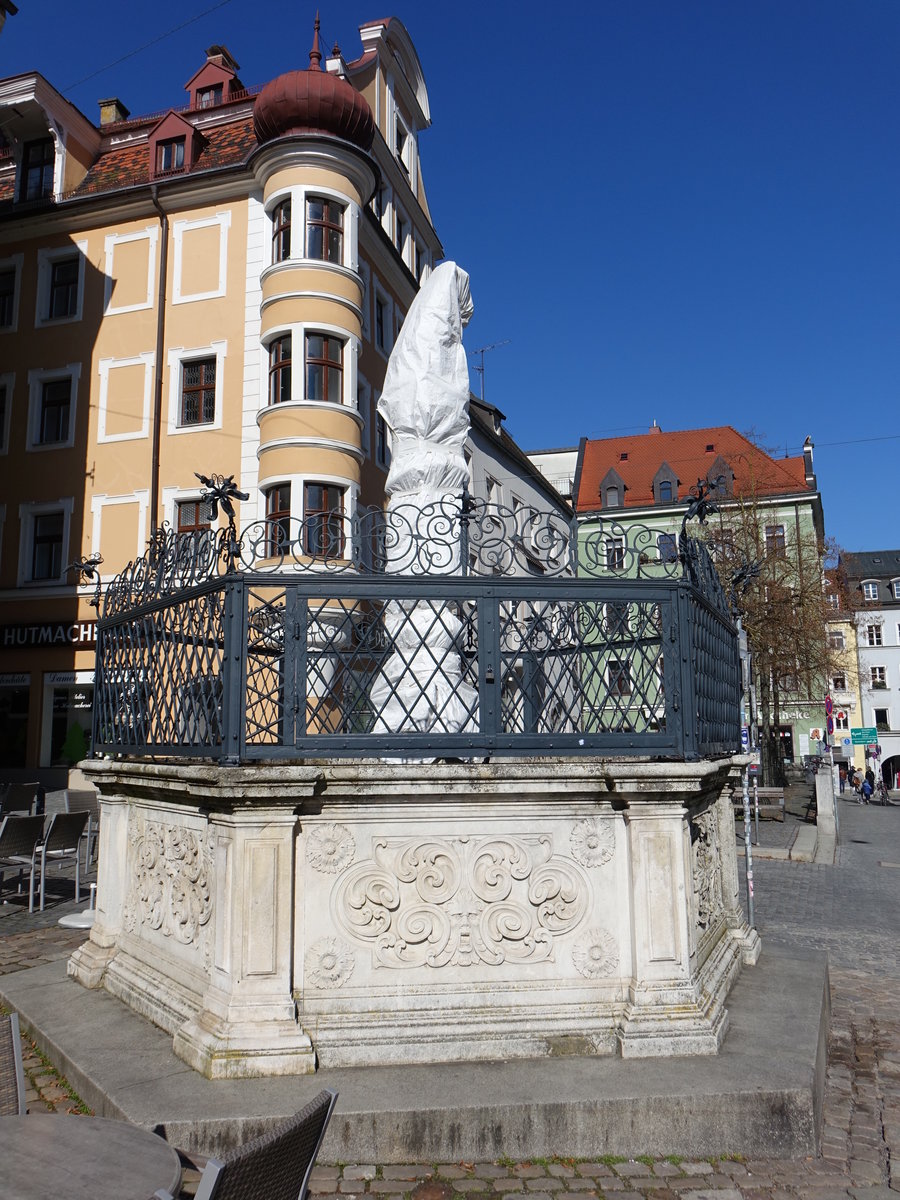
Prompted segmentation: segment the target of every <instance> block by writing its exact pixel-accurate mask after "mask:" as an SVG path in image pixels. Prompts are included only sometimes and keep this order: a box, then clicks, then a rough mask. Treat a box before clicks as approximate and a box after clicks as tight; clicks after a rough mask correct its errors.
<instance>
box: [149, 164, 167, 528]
mask: <svg viewBox="0 0 900 1200" xmlns="http://www.w3.org/2000/svg"><path fill="white" fill-rule="evenodd" d="M150 200H151V201H152V203H153V207H154V208H155V209H156V211H157V213H158V214H159V228H160V239H159V242H160V245H159V292H158V295H157V300H156V364H155V365H156V370H155V378H154V381H153V431H152V434H151V438H150V446H151V449H150V454H151V456H152V457H151V460H150V533H151V536H152V534H153V533H154V532H155V531H156V530H157V529H158V528H159V521H158V516H159V446H160V435H161V426H162V398H163V350H164V348H165V335H166V285H167V283H168V265H169V218H168V215H167V214H166V213H165V212H163V209H162V207H161V206H160V203H159V188H158V187H157V185H156V184H155V183H152V184H151V185H150Z"/></svg>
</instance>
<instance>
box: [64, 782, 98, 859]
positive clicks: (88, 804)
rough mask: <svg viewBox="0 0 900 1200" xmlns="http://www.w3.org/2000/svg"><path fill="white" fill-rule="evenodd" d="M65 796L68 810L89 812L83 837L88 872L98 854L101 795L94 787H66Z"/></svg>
mask: <svg viewBox="0 0 900 1200" xmlns="http://www.w3.org/2000/svg"><path fill="white" fill-rule="evenodd" d="M63 798H64V800H65V805H66V812H86V813H87V814H88V823H87V829H86V830H85V831H84V834H83V835H82V839H81V840H82V841H83V842H84V869H85V872H87V869H88V867H89V866H90V864H91V863H92V862H93V861H94V859H95V858H96V855H97V841H98V839H99V837H100V797H99V796H98V794H97V793H96V792H95V791H93V789H91V790H88V789H87V788H84V789H81V790H76V789H75V788H65V789H64V791H63Z"/></svg>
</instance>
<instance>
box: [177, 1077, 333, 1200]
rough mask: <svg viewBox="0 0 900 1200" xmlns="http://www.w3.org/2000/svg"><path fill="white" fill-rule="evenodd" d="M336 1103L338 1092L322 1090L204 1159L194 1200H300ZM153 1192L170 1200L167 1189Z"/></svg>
mask: <svg viewBox="0 0 900 1200" xmlns="http://www.w3.org/2000/svg"><path fill="white" fill-rule="evenodd" d="M336 1103H337V1092H333V1091H331V1089H330V1088H326V1089H324V1090H323V1091H321V1092H319V1094H318V1096H316V1097H315V1099H314V1100H311V1101H310V1102H309V1104H307V1105H306V1107H305V1108H301V1109H300V1111H299V1112H298V1113H294V1115H293V1116H292V1117H288V1119H287V1120H286V1121H284V1122H282V1124H281V1125H278V1126H277V1127H276V1128H275V1129H273V1130H272V1132H271V1133H264V1134H261V1135H260V1136H259V1137H258V1138H254V1139H253V1141H252V1142H248V1143H247V1144H246V1145H245V1146H238V1147H237V1149H235V1150H229V1151H228V1153H227V1154H225V1155H223V1156H222V1158H209V1159H206V1160H205V1162H206V1165H205V1167H204V1170H203V1174H202V1175H201V1177H200V1182H199V1184H198V1186H197V1192H196V1196H195V1200H305V1197H306V1193H307V1189H308V1188H309V1177H310V1174H311V1173H312V1169H313V1166H314V1165H315V1161H316V1155H317V1154H318V1153H319V1147H320V1146H321V1145H322V1139H323V1137H324V1136H325V1130H326V1129H327V1128H328V1122H329V1121H330V1120H331V1114H332V1112H333V1111H334V1106H335V1104H336ZM191 1157H194V1156H191ZM155 1196H156V1200H173V1197H172V1195H171V1193H170V1192H166V1191H158V1192H156V1193H155Z"/></svg>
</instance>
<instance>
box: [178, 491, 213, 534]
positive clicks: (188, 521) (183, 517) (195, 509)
mask: <svg viewBox="0 0 900 1200" xmlns="http://www.w3.org/2000/svg"><path fill="white" fill-rule="evenodd" d="M175 515H176V528H177V532H178V539H179V541H180V540H181V538H182V537H190V536H195V535H197V534H201V533H208V532H209V530H210V528H211V526H212V504H211V503H210V501H208V500H181V501H180V502H179V503H178V505H177V507H176V510H175Z"/></svg>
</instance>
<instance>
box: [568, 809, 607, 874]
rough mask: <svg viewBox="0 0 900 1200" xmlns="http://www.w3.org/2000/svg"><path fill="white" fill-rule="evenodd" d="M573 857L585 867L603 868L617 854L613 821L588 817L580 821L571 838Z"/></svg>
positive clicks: (573, 829)
mask: <svg viewBox="0 0 900 1200" xmlns="http://www.w3.org/2000/svg"><path fill="white" fill-rule="evenodd" d="M569 841H570V843H571V846H572V855H573V857H574V858H575V860H576V862H580V863H581V865H582V866H583V867H602V866H603V864H604V863H608V862H609V860H610V859H611V858H612V856H613V855H614V854H615V852H616V838H615V833H614V831H613V827H612V822H611V821H600V820H598V819H597V817H587V818H585V820H583V821H578V822H577V824H576V825H574V826H573V828H572V833H571V835H570V837H569Z"/></svg>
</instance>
